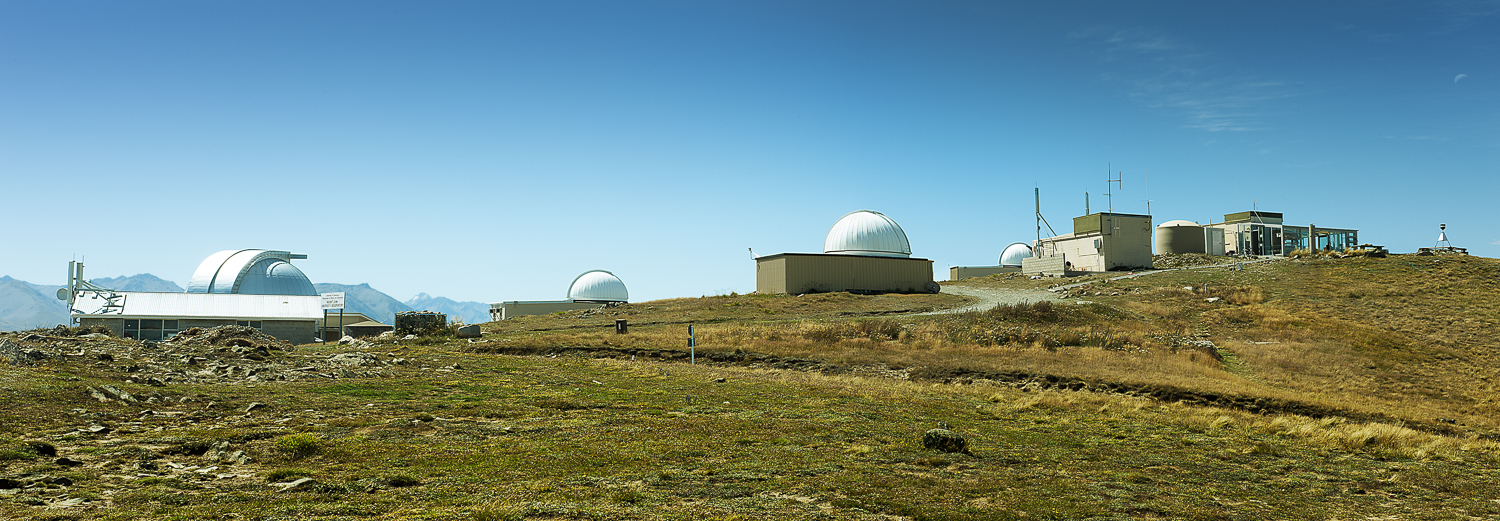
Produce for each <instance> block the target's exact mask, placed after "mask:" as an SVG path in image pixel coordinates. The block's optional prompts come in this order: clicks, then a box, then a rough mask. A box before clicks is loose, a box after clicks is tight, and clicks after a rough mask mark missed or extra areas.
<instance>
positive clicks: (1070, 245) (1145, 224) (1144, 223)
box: [1022, 212, 1151, 274]
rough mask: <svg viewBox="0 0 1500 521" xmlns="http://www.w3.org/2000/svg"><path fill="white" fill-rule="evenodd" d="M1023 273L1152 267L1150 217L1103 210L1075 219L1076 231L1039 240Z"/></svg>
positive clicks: (1024, 263) (1074, 226)
mask: <svg viewBox="0 0 1500 521" xmlns="http://www.w3.org/2000/svg"><path fill="white" fill-rule="evenodd" d="M1032 251H1033V257H1031V258H1029V259H1026V260H1025V261H1023V264H1022V266H1023V270H1022V272H1023V273H1046V274H1059V273H1067V272H1079V271H1082V272H1099V271H1111V270H1129V269H1150V268H1151V216H1149V215H1136V214H1125V213H1109V212H1100V213H1094V214H1089V215H1085V216H1082V217H1075V218H1073V233H1069V234H1065V235H1058V236H1056V237H1047V238H1044V239H1042V240H1039V241H1037V242H1036V244H1035V246H1034V247H1033V248H1032Z"/></svg>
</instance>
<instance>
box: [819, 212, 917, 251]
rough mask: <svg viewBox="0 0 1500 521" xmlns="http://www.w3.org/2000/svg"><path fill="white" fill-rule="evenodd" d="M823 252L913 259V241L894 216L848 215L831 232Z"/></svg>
mask: <svg viewBox="0 0 1500 521" xmlns="http://www.w3.org/2000/svg"><path fill="white" fill-rule="evenodd" d="M823 253H837V254H843V255H872V256H877V257H910V256H911V242H909V241H907V240H906V231H904V230H902V229H901V225H899V224H896V221H894V220H892V219H891V218H890V217H886V216H885V214H882V213H880V212H877V211H873V210H857V211H853V212H849V213H847V214H844V216H843V217H841V218H839V221H838V222H836V223H833V228H831V229H829V230H828V237H827V238H826V239H824V240H823Z"/></svg>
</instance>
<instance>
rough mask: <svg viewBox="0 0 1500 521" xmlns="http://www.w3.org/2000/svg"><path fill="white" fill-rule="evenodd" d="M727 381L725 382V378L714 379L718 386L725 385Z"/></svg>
mask: <svg viewBox="0 0 1500 521" xmlns="http://www.w3.org/2000/svg"><path fill="white" fill-rule="evenodd" d="M725 381H726V380H724V378H723V377H720V378H715V379H714V383H716V384H721V383H724V382H725Z"/></svg>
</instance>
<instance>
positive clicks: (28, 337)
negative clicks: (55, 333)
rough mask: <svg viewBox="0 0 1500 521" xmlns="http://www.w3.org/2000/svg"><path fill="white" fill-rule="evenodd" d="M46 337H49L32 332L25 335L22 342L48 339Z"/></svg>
mask: <svg viewBox="0 0 1500 521" xmlns="http://www.w3.org/2000/svg"><path fill="white" fill-rule="evenodd" d="M46 339H47V337H44V336H42V335H38V334H36V333H32V334H29V335H26V336H24V337H21V341H22V342H35V341H38V340H46Z"/></svg>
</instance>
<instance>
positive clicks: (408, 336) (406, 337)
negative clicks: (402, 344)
mask: <svg viewBox="0 0 1500 521" xmlns="http://www.w3.org/2000/svg"><path fill="white" fill-rule="evenodd" d="M401 339H402V340H416V339H417V335H406V336H404V337H401Z"/></svg>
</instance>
